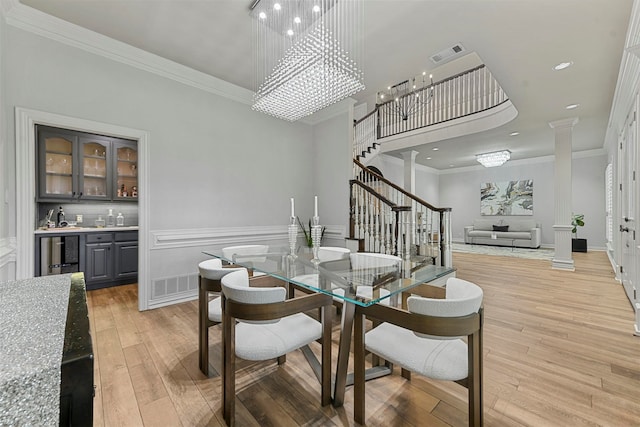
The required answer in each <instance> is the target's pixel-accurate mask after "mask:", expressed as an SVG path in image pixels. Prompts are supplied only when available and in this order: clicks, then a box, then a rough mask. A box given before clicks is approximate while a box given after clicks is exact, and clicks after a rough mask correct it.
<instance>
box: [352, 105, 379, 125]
mask: <svg viewBox="0 0 640 427" xmlns="http://www.w3.org/2000/svg"><path fill="white" fill-rule="evenodd" d="M377 111H378V105H376V108H374V109H373V110H372V111H371V112H370V113H369V114H367V115H366V116H364V117H362V118H360V119H358V120H354V121H353V125H354V126H357V125H358V124H360V122H363V121H365V120H367V119H368V118H369V117H370V116H373V115H374V114H375V113H376V112H377Z"/></svg>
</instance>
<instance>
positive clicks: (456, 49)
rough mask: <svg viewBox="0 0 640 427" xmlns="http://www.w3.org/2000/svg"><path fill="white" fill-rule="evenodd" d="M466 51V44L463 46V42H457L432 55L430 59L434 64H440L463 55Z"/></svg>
mask: <svg viewBox="0 0 640 427" xmlns="http://www.w3.org/2000/svg"><path fill="white" fill-rule="evenodd" d="M464 52H466V49H465V48H464V46H462V44H461V43H457V44H454V45H453V46H451V47H448V48H446V49H443V50H441V51H440V52H438V53H436V54H435V55H432V56H430V57H429V59H431V61H432V62H433V63H434V64H436V65H439V64H443V63H445V62H449V61H450V60H452V59H454V58H457V57H458V56H460V55H462V54H463V53H464Z"/></svg>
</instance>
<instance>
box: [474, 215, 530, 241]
mask: <svg viewBox="0 0 640 427" xmlns="http://www.w3.org/2000/svg"><path fill="white" fill-rule="evenodd" d="M464 242H465V243H468V244H478V245H495V246H511V247H520V248H539V247H540V224H536V222H535V220H533V219H521V218H502V219H476V220H475V221H473V225H469V226H466V227H464Z"/></svg>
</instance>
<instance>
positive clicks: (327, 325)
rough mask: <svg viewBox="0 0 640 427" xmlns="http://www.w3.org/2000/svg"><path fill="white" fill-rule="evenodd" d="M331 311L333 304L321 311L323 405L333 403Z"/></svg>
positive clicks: (321, 398)
mask: <svg viewBox="0 0 640 427" xmlns="http://www.w3.org/2000/svg"><path fill="white" fill-rule="evenodd" d="M331 312H332V309H331V306H330V305H325V306H323V307H322V311H321V313H320V321H321V322H322V375H321V376H322V384H321V385H320V387H321V393H320V400H321V403H322V406H326V405H328V404H330V403H331V323H332V315H331Z"/></svg>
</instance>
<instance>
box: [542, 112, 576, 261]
mask: <svg viewBox="0 0 640 427" xmlns="http://www.w3.org/2000/svg"><path fill="white" fill-rule="evenodd" d="M576 123H578V118H577V117H573V118H570V119H564V120H557V121H555V122H551V123H549V126H551V127H552V128H553V129H554V130H555V143H556V149H555V157H556V159H555V178H554V182H555V186H554V188H555V211H554V213H555V216H554V225H553V231H554V234H555V249H556V252H555V256H554V257H553V261H552V265H551V267H552V268H554V269H559V270H570V271H574V270H575V268H574V265H573V258H572V255H571V229H572V228H573V226H572V225H571V210H572V207H571V204H572V192H571V187H572V183H571V142H572V130H573V127H574V126H575V125H576Z"/></svg>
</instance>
